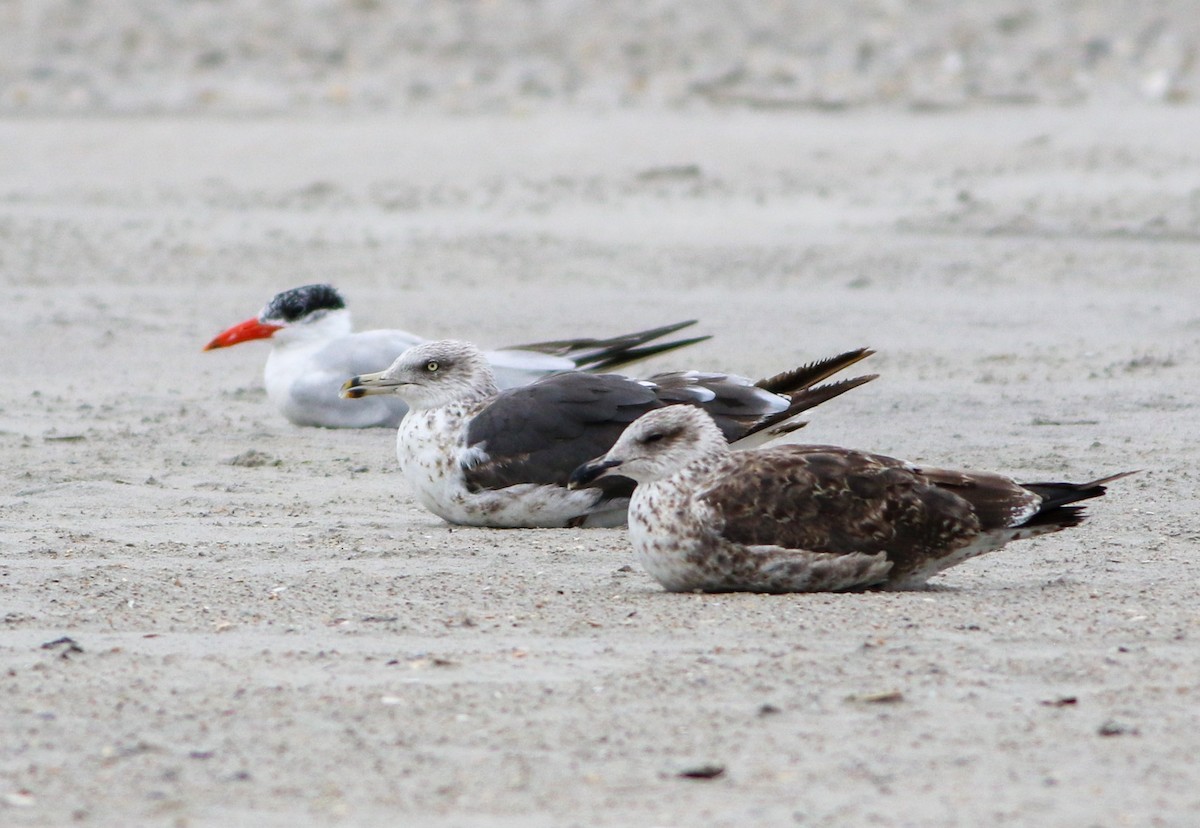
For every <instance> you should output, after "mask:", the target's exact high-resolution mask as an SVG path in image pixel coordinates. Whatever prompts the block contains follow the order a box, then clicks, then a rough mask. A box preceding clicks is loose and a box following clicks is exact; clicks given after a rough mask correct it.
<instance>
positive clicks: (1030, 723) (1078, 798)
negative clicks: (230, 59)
mask: <svg viewBox="0 0 1200 828" xmlns="http://www.w3.org/2000/svg"><path fill="white" fill-rule="evenodd" d="M85 5H86V4H85ZM266 5H270V4H266ZM369 6H371V4H363V6H362V7H363V8H367V7H369ZM87 7H88V8H91V6H87ZM254 7H255V8H257V9H261V8H263V7H265V5H264V4H261V3H260V4H256V5H255V6H254ZM272 8H274V6H272ZM1043 24H1044V21H1040V22H1039V23H1038V26H1035V27H1033V29H1031V31H1038V32H1040V31H1042V28H1039V27H1043V28H1044V26H1043ZM47 25H49V24H47ZM1172 31H1174V30H1172ZM1179 36H1180V37H1183V38H1184V41H1186V42H1189V43H1190V42H1191V41H1189V40H1187V37H1190V36H1191V35H1190V32H1189V31H1187V30H1186V27H1185V30H1184V31H1183V33H1182V35H1179ZM1035 40H1036V38H1035ZM1155 42H1156V43H1157V42H1158V41H1155ZM580 48H582V47H580ZM730 48H733V47H730ZM485 51H486V50H485ZM1147 59H1149V58H1147ZM31 65H32V64H31ZM105 65H107V64H105ZM539 65H540V64H539ZM1190 67H1191V64H1190V63H1189V64H1186V65H1185V66H1184V69H1183V70H1180V72H1179V73H1177V74H1176V75H1174V76H1173V77H1175V78H1176V79H1177V80H1179V82H1183V81H1187V79H1188V78H1191V77H1192V75H1190V74H1188V73H1189V72H1191V71H1193V70H1192V69H1191V68H1190ZM1144 68H1145V67H1144V66H1143V67H1141V69H1144ZM1185 70H1186V71H1185ZM98 71H99V70H98ZM396 71H400V70H398V69H397V70H396ZM1139 71H1140V70H1139ZM1142 74H1143V75H1144V74H1146V73H1145V72H1143V73H1142ZM22 77H24V76H22ZM29 77H32V78H33V80H32V81H29V80H28V79H27V78H26V79H25V80H21V79H18V81H19V82H15V83H16V85H17V86H20V85H21V84H25V87H26V88H27V89H26V95H25V96H24V98H22V99H21V101H24V103H21V101H17V99H15V98H13V97H12V94H11V92H12V90H13V89H14V88H15V87H14V85H13V84H11V83H10V84H8V85H7V86H5V87H4V88H5V89H7V90H9V93H10V94H8V97H2V98H0V100H2V101H3V103H4V106H5V112H6V113H7V117H4V118H3V119H0V272H2V273H3V283H4V285H5V301H4V302H3V304H2V305H0V322H2V324H3V326H4V329H5V331H6V332H7V336H6V340H5V341H6V343H7V347H5V348H4V350H3V352H2V353H0V367H2V369H3V376H4V378H5V382H4V390H3V397H2V398H0V470H2V472H3V477H4V479H5V480H6V481H7V484H6V486H5V487H4V490H3V492H2V493H0V621H2V625H0V672H2V674H3V681H2V682H0V691H2V697H3V711H4V712H3V715H0V824H3V825H12V826H62V825H71V824H77V825H95V826H127V825H173V826H230V825H245V826H251V825H253V826H294V825H329V824H337V825H363V826H373V825H379V826H383V825H422V826H425V825H428V826H447V827H449V826H468V825H470V826H475V825H479V826H547V827H549V826H571V825H578V826H593V825H611V826H627V825H639V826H690V825H712V826H734V825H739V826H744V825H800V826H842V825H879V826H960V825H961V826H968V825H1047V826H1050V825H1054V826H1062V825H1072V826H1104V827H1105V828H1108V826H1145V825H1164V826H1184V825H1191V824H1194V822H1195V820H1196V819H1197V814H1200V646H1198V644H1197V642H1198V641H1200V615H1198V614H1197V604H1196V598H1195V584H1196V581H1197V577H1198V576H1200V560H1198V559H1197V556H1196V551H1197V545H1198V544H1197V542H1198V541H1200V529H1198V528H1197V522H1196V516H1195V512H1196V503H1197V476H1196V471H1195V469H1196V467H1197V466H1198V465H1200V448H1197V445H1196V440H1195V433H1196V427H1197V422H1198V420H1197V413H1198V412H1197V408H1198V399H1197V389H1198V388H1200V359H1198V358H1200V255H1198V254H1200V143H1197V140H1196V136H1197V135H1200V107H1198V106H1197V105H1196V104H1195V103H1194V102H1191V101H1189V100H1183V99H1180V96H1179V95H1176V96H1175V97H1174V98H1171V97H1170V96H1168V97H1167V98H1162V97H1159V98H1155V97H1154V96H1149V97H1147V96H1146V95H1144V94H1142V92H1136V93H1130V94H1128V95H1120V94H1117V93H1115V92H1114V93H1113V94H1112V95H1104V94H1096V95H1092V94H1090V93H1089V94H1087V95H1084V96H1083V99H1079V96H1076V97H1075V98H1070V97H1069V96H1056V95H1050V94H1049V93H1047V95H1046V96H1042V97H1038V98H1037V99H1035V100H1033V101H1032V102H1028V103H1025V104H1022V105H1020V106H1016V105H1013V104H1012V103H1011V102H997V101H989V100H985V99H975V98H970V96H969V95H968V96H967V99H964V98H963V97H962V96H960V97H958V98H956V99H955V105H953V106H950V107H943V106H938V107H933V108H931V107H929V106H927V105H925V103H923V102H922V101H921V100H917V98H916V97H914V94H908V93H906V95H907V97H906V98H905V99H904V100H903V101H902V102H901V105H895V102H894V101H888V100H881V99H879V98H878V96H876V97H871V96H870V95H867V96H866V97H865V98H864V99H863V100H862V101H861V102H859V101H857V100H855V101H852V103H854V105H851V106H839V107H833V108H831V107H829V106H825V105H820V106H816V105H807V104H803V102H802V104H803V105H796V106H786V107H777V106H771V107H763V106H754V105H745V102H744V101H743V102H741V103H738V102H736V101H734V102H724V101H717V102H716V103H715V104H714V103H713V102H712V101H708V102H707V103H706V102H704V101H697V100H692V99H691V98H689V99H688V100H685V101H683V102H682V103H681V104H680V105H665V104H663V105H660V102H659V101H657V100H650V101H646V100H642V99H638V100H637V101H634V104H635V105H629V106H625V105H609V104H607V103H606V104H605V105H603V106H598V105H596V104H595V100H594V99H593V98H589V99H587V100H585V101H583V102H582V103H581V102H579V101H574V100H569V101H566V102H563V101H559V100H558V97H556V95H557V93H555V96H551V98H552V100H551V103H549V104H546V105H540V106H537V107H533V108H530V107H527V106H524V105H516V104H513V105H505V106H502V107H492V106H490V105H488V106H484V105H472V106H470V107H467V108H466V109H467V111H460V108H456V107H455V106H453V105H451V104H449V103H446V102H445V101H443V100H442V98H440V97H438V96H436V95H434V96H433V97H432V99H431V100H432V102H428V101H427V102H426V103H425V104H423V105H421V106H412V107H407V108H405V107H399V105H396V106H395V107H391V108H389V107H388V106H381V107H380V108H379V109H378V111H367V110H369V107H368V106H367V105H366V104H365V103H362V101H361V100H359V99H357V98H356V99H355V100H359V103H360V104H361V106H357V107H350V109H351V110H352V111H350V112H339V111H334V110H333V109H331V108H330V106H328V105H326V104H321V105H319V106H318V105H315V104H314V105H313V106H310V107H304V106H300V105H298V104H296V103H295V101H294V100H292V99H291V98H286V97H285V98H281V99H278V100H275V99H272V100H273V101H274V103H273V104H272V105H271V106H270V107H266V111H258V112H252V111H242V110H240V109H239V108H238V107H237V106H233V105H229V106H225V107H224V108H222V107H223V106H224V105H223V104H222V103H221V102H222V101H228V100H230V98H228V97H226V98H222V97H220V96H217V98H215V99H214V100H215V101H216V103H214V104H212V107H211V109H209V110H202V111H197V110H196V108H195V107H193V106H191V105H190V104H189V105H179V106H175V107H174V109H172V108H170V107H166V106H165V105H164V106H160V107H158V108H155V107H152V106H148V105H145V106H143V105H142V104H144V100H143V99H141V98H138V99H137V101H138V102H140V103H139V104H138V106H133V105H132V104H131V105H130V106H128V107H126V108H125V110H132V111H125V110H122V108H121V107H119V106H116V105H115V104H114V105H110V103H111V102H110V103H106V102H105V101H106V100H108V99H105V100H101V101H99V102H98V103H97V102H96V101H95V100H93V99H91V98H88V99H87V100H88V101H91V103H90V104H88V105H87V106H83V105H81V111H79V112H73V111H62V110H60V109H56V108H55V107H53V106H51V105H49V104H48V103H45V101H43V102H42V103H40V104H39V103H38V102H39V101H42V100H43V99H42V98H39V97H38V96H39V95H42V94H43V93H44V94H45V95H46V96H49V93H48V92H46V91H45V90H46V89H48V88H49V87H48V86H45V84H42V85H39V83H41V81H39V80H38V79H39V78H42V76H40V75H38V76H34V75H30V76H29ZM104 77H107V76H104V75H103V72H101V79H102V80H103V78H104ZM585 77H587V78H591V77H592V75H586V74H585ZM597 77H599V78H600V80H596V81H595V83H596V84H597V85H598V86H603V83H602V81H604V78H605V77H606V76H604V75H603V74H601V75H598V76H597ZM670 77H671V76H670V73H659V74H656V75H653V78H655V79H657V82H658V83H659V84H660V85H659V86H655V84H653V83H651V84H650V85H649V87H648V88H649V89H652V90H653V89H661V88H663V87H662V86H661V84H666V83H667V82H668V80H669V78H670ZM1035 81H1037V76H1035V77H1034V78H1033V80H1032V81H1031V83H1034V82H1035ZM49 82H50V81H45V83H49ZM1173 82H1174V81H1173ZM97 83H99V82H97ZM297 83H299V82H297ZM1047 84H1049V81H1047ZM100 86H103V84H100ZM310 86H311V84H310ZM1034 86H1036V83H1034ZM1118 86H1119V84H1116V82H1115V81H1114V85H1113V86H1111V87H1106V88H1107V89H1109V90H1110V91H1111V90H1112V89H1116V88H1117V87H1118ZM106 88H110V89H112V90H116V91H113V92H112V97H113V99H116V97H118V95H117V92H120V91H122V90H123V91H124V92H125V93H129V94H132V93H131V92H130V91H129V90H130V89H134V88H135V87H134V86H130V85H127V86H125V87H119V86H112V84H110V85H109V87H106ZM222 88H223V87H222ZM297 88H299V87H297ZM487 88H491V87H487ZM580 88H581V89H586V88H592V87H589V86H587V85H586V84H581V85H580ZM687 88H689V89H693V90H694V88H695V87H690V86H689V87H687ZM858 88H861V87H858ZM872 88H873V87H872ZM964 88H965V87H964ZM1039 88H1042V89H1043V90H1050V92H1053V91H1054V90H1055V88H1056V87H1053V85H1052V84H1049V85H1044V86H1043V87H1039ZM1121 88H1124V89H1129V88H1131V87H1121ZM1156 88H1157V87H1156ZM469 89H470V90H473V91H475V92H479V90H480V89H484V91H487V89H485V87H484V86H481V85H479V84H476V85H475V86H471V87H469ZM493 92H494V90H493ZM479 94H480V95H483V92H479ZM647 94H649V93H647ZM865 94H866V93H864V95H865ZM964 94H966V93H964ZM484 97H486V95H485V96H484ZM46 100H49V97H47V98H46ZM63 100H66V99H65V98H64V99H63ZM123 100H124V99H123ZM130 100H132V99H130ZM187 100H191V99H187ZM239 100H240V99H239ZM472 100H474V99H472ZM488 100H491V98H488ZM506 100H508V99H506ZM1064 100H1066V101H1067V102H1068V103H1071V105H1069V106H1068V105H1063V101H1064ZM14 101H15V102H14ZM1172 101H1173V102H1172ZM508 103H509V104H512V101H511V100H508ZM518 103H520V102H519V101H518ZM619 103H620V102H618V104H619ZM860 103H861V105H859V104H860ZM22 107H25V108H24V109H22ZM316 281H328V282H331V283H333V284H336V285H337V286H338V287H339V288H340V289H341V290H342V291H343V293H344V294H345V296H346V298H347V300H348V303H349V305H350V307H351V308H352V309H353V310H354V311H355V318H356V322H357V324H358V326H359V327H360V328H373V327H401V328H406V329H409V330H413V331H415V332H418V333H421V334H423V335H427V336H437V337H442V336H453V337H459V338H470V339H473V340H475V341H477V342H479V343H481V344H484V345H489V346H496V345H503V344H509V343H515V342H525V341H530V340H533V339H547V338H558V337H565V336H569V335H573V334H581V333H582V334H594V335H602V334H615V333H619V332H623V331H627V330H633V329H636V328H639V327H649V326H652V325H657V324H663V323H666V322H671V321H675V320H679V319H686V318H693V317H694V318H697V319H699V320H700V324H699V326H698V328H699V329H700V330H701V331H702V332H704V333H711V334H712V335H713V338H712V339H711V340H709V341H707V342H705V343H702V344H700V345H697V346H695V347H693V348H690V349H689V350H688V351H686V352H683V353H679V354H677V355H669V356H666V357H661V358H658V359H656V360H653V361H650V362H648V363H645V364H644V365H643V366H641V370H642V371H644V372H647V373H649V372H652V371H654V370H666V369H672V368H708V369H714V370H728V371H735V372H738V373H743V374H749V375H755V376H763V375H767V374H771V373H774V372H777V371H780V370H782V369H785V368H788V367H792V366H794V365H797V364H799V363H802V362H806V361H809V360H811V359H814V358H818V357H822V356H827V355H830V354H833V353H836V352H838V351H842V350H846V349H848V348H851V347H856V346H860V345H868V346H871V347H873V348H875V349H876V350H877V351H878V353H877V354H876V355H875V356H874V357H872V358H871V359H870V360H869V362H868V363H866V364H864V367H865V368H868V369H869V370H872V371H877V372H879V374H880V375H881V376H880V378H879V379H878V380H877V381H875V382H873V383H871V384H869V385H867V386H865V387H863V388H860V389H857V390H855V391H854V392H852V393H849V394H847V395H845V396H844V397H841V398H839V399H837V400H835V401H832V402H830V403H828V404H826V405H824V406H821V407H820V408H818V409H816V410H814V411H813V412H812V416H811V418H810V420H811V423H810V425H809V426H808V427H807V428H806V429H804V430H803V431H802V432H801V433H800V434H799V435H798V437H799V438H802V439H804V440H806V441H813V442H822V443H835V444H842V445H852V446H856V447H860V448H865V449H871V450H875V451H879V452H884V453H888V454H892V455H894V456H899V457H903V458H906V459H910V460H914V461H919V462H923V463H931V464H936V465H940V466H951V467H954V466H959V467H965V468H979V469H990V470H995V471H1001V472H1004V473H1007V474H1011V475H1013V476H1015V477H1018V478H1021V479H1032V480H1044V479H1067V480H1086V479H1091V478H1094V477H1099V476H1101V475H1104V474H1109V473H1113V472H1118V471H1123V470H1129V469H1141V470H1142V473H1141V474H1139V475H1137V476H1135V477H1132V478H1128V479H1125V480H1122V481H1120V482H1119V483H1116V484H1114V485H1113V486H1112V488H1111V490H1110V492H1109V494H1108V496H1107V497H1105V498H1103V499H1102V500H1099V501H1095V502H1093V503H1092V504H1090V505H1089V514H1090V518H1089V520H1088V521H1087V522H1086V523H1085V524H1084V525H1083V526H1081V527H1079V528H1078V529H1075V530H1072V531H1069V532H1064V533H1060V534H1057V535H1052V536H1049V537H1045V538H1041V539H1038V540H1035V541H1030V542H1024V543H1018V544H1013V545H1011V546H1009V547H1008V548H1006V549H1005V550H1003V551H1001V552H999V553H996V554H994V555H989V556H985V557H983V558H980V559H978V560H975V561H971V562H968V563H966V564H963V565H962V566H960V567H957V568H955V569H953V570H951V571H950V572H948V573H946V574H945V575H942V576H939V577H938V578H936V579H935V580H934V581H933V582H931V584H930V586H929V587H928V588H926V589H921V590H914V591H908V592H896V593H862V594H845V595H791V596H763V595H671V594H667V593H664V592H663V591H662V590H661V589H660V588H659V587H658V585H657V584H656V583H654V582H653V581H652V580H651V579H650V578H649V577H648V576H647V575H646V574H645V573H644V572H642V571H641V570H640V569H639V568H638V566H637V565H636V563H635V562H634V560H633V558H632V555H631V553H630V549H629V546H628V543H627V541H626V538H625V534H624V532H623V531H621V530H539V531H520V530H506V531H497V530H493V531H486V530H478V529H462V528H452V527H449V526H447V525H445V524H443V523H442V522H440V521H439V520H437V519H436V518H434V517H433V516H431V515H429V514H427V513H425V512H423V511H422V510H420V509H419V508H418V507H417V506H416V504H415V503H414V502H413V501H412V500H411V498H410V497H409V495H408V493H407V491H406V489H405V486H404V484H403V482H402V481H401V480H400V477H399V474H398V472H397V469H396V461H395V458H394V454H393V438H394V435H393V433H392V432H390V431H388V430H381V429H371V430H362V431H333V430H322V429H306V428H298V427H294V426H291V425H289V424H288V423H287V422H286V421H284V420H283V419H282V418H281V417H280V416H279V415H278V414H277V413H276V412H275V411H274V410H273V409H272V408H271V407H270V405H269V403H268V401H267V399H266V395H265V393H264V391H263V386H262V376H261V373H262V367H263V363H264V361H265V358H266V353H267V348H268V346H267V345H266V344H264V343H252V344H247V345H241V346H238V347H236V348H233V349H229V350H226V351H216V352H209V353H203V352H201V348H202V347H203V345H204V343H205V342H207V341H208V340H209V339H210V338H211V337H212V336H213V335H214V334H216V333H217V332H219V331H220V330H222V329H223V328H225V327H226V326H228V325H230V324H232V323H234V322H237V321H239V320H241V319H244V318H246V317H249V316H251V315H253V314H254V313H256V312H257V311H258V310H259V308H260V307H261V306H262V305H263V304H264V303H265V302H266V301H267V300H268V299H269V298H270V297H271V296H272V294H274V293H275V292H276V291H278V290H282V289H284V288H287V287H292V286H295V285H300V284H305V283H309V282H316ZM380 367H381V368H382V367H384V366H380ZM718 771H719V773H718ZM704 776H710V777H712V778H697V777H704Z"/></svg>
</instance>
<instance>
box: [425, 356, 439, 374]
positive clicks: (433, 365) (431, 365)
mask: <svg viewBox="0 0 1200 828" xmlns="http://www.w3.org/2000/svg"><path fill="white" fill-rule="evenodd" d="M437 369H438V364H437V360H436V359H431V360H429V362H426V363H425V370H426V371H428V372H429V373H431V374H432V373H433V372H434V371H436V370H437Z"/></svg>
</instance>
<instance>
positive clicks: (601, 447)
mask: <svg viewBox="0 0 1200 828" xmlns="http://www.w3.org/2000/svg"><path fill="white" fill-rule="evenodd" d="M870 353H871V352H870V351H868V350H866V349H858V350H855V351H850V352H848V353H845V354H840V355H838V356H836V357H832V358H830V359H827V360H822V361H821V362H817V363H814V364H812V365H808V366H804V367H801V368H797V369H796V370H794V371H788V372H785V373H783V374H779V375H777V376H774V377H770V378H767V379H764V380H760V381H759V382H757V383H755V382H753V381H751V380H748V379H745V378H744V377H737V376H732V375H729V374H717V373H701V372H695V371H688V372H675V373H665V374H656V375H654V376H652V377H649V378H647V379H644V380H638V379H631V378H629V377H624V376H620V375H617V374H584V373H580V372H567V373H562V374H555V375H552V376H549V377H546V378H544V379H540V380H537V381H536V382H534V383H532V384H530V385H527V386H523V387H521V388H514V389H510V390H507V391H503V392H502V391H500V390H499V389H498V388H497V386H496V382H495V379H494V377H493V375H492V370H491V368H490V366H489V365H488V362H487V360H486V359H485V358H484V355H483V354H482V353H481V352H480V351H479V349H477V348H476V347H475V346H473V345H470V344H469V343H466V342H455V341H442V342H430V343H425V344H423V345H418V346H416V347H414V348H411V349H410V350H408V351H406V352H405V353H404V354H403V355H402V356H401V357H400V358H399V359H397V360H396V362H395V363H394V364H393V365H392V366H391V367H390V368H388V369H387V370H386V371H382V372H379V373H377V374H366V375H362V376H359V377H355V378H354V379H352V380H350V381H349V382H347V383H346V385H345V387H344V389H343V394H345V395H346V396H348V397H361V396H366V395H371V394H394V395H396V396H398V397H400V399H402V400H404V401H405V402H406V403H407V404H408V405H409V407H410V409H411V411H410V413H409V415H408V416H407V417H405V418H404V420H403V422H401V424H400V427H399V429H398V431H397V433H396V457H397V459H398V460H399V461H400V466H401V469H402V471H403V473H404V476H405V479H406V480H407V482H408V483H409V485H410V486H411V487H412V490H413V493H414V495H415V496H416V498H417V500H418V501H419V502H420V503H421V504H422V505H423V506H424V507H425V508H427V509H429V510H430V511H431V512H433V513H434V514H436V515H438V516H439V517H441V518H443V519H444V520H446V521H449V522H450V523H456V524H465V525H470V526H495V527H506V528H512V527H554V526H559V527H562V526H597V525H600V526H613V525H621V524H623V523H624V522H625V511H626V507H627V506H628V502H629V495H630V493H631V492H632V490H633V486H634V484H633V482H632V481H630V480H628V479H627V478H619V477H612V478H609V479H606V480H605V481H604V482H603V483H602V484H601V485H600V486H598V487H597V488H593V489H588V490H585V491H571V490H569V489H568V488H567V478H568V476H569V475H570V474H571V472H572V471H573V470H574V469H575V468H576V467H577V466H578V465H579V464H580V463H582V462H584V461H585V460H587V459H589V458H591V457H595V456H596V455H597V454H600V453H602V452H604V451H606V450H607V449H608V448H609V447H610V446H612V444H613V442H615V441H616V439H617V437H618V436H619V435H620V434H621V432H622V431H623V430H624V429H625V427H626V426H627V425H629V423H631V422H633V421H634V420H635V419H637V418H638V417H639V416H641V415H642V414H644V413H645V412H647V411H650V410H651V409H654V408H660V407H662V406H666V405H671V404H673V403H687V404H691V405H697V406H701V407H703V408H704V409H705V410H706V411H708V412H709V413H710V414H711V415H712V416H713V417H715V418H716V422H717V423H719V425H720V429H721V430H723V432H724V434H725V436H726V437H728V438H729V439H730V440H744V441H753V440H755V439H767V438H769V437H772V436H776V435H777V434H780V433H785V432H787V431H790V430H792V429H794V428H796V427H798V426H799V425H801V423H799V422H797V420H796V417H797V416H798V415H799V414H800V413H801V412H803V411H806V410H807V409H809V408H812V407H813V406H815V405H818V404H820V403H822V402H824V401H825V400H828V399H830V398H832V397H835V396H837V395H839V394H842V393H844V392H845V391H848V390H849V389H851V388H854V387H856V386H858V385H861V384H862V383H864V382H867V381H868V380H870V379H873V375H872V376H863V377H856V378H853V379H848V380H843V381H841V382H834V383H827V384H824V385H819V384H818V383H821V382H822V381H823V380H825V379H826V378H828V377H829V376H831V375H832V374H835V373H837V372H838V371H840V370H842V369H843V368H846V367H848V366H850V365H853V364H854V363H856V362H858V361H859V360H861V359H864V358H865V357H867V356H869V355H870ZM714 427H715V426H714Z"/></svg>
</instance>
